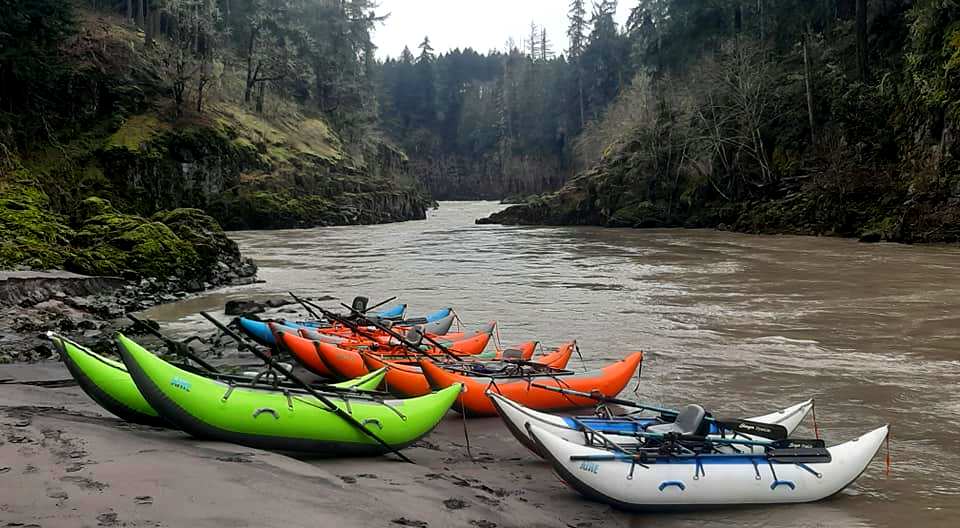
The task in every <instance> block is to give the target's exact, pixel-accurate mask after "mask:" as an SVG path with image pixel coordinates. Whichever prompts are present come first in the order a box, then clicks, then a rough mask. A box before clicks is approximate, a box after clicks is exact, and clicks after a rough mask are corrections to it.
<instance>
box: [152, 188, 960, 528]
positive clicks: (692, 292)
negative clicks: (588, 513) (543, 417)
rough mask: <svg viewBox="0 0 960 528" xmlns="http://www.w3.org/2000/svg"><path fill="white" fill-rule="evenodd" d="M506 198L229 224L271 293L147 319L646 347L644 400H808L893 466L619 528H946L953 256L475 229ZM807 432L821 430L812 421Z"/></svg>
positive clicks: (203, 303) (593, 361) (800, 242)
mask: <svg viewBox="0 0 960 528" xmlns="http://www.w3.org/2000/svg"><path fill="white" fill-rule="evenodd" d="M499 207H502V206H499V205H497V204H493V203H484V202H469V203H444V204H442V207H441V208H440V209H439V210H437V211H433V212H431V213H430V218H429V219H428V220H426V221H423V222H410V223H405V224H394V225H384V226H367V227H341V228H323V229H312V230H305V231H279V232H249V233H248V232H243V233H235V234H234V235H233V236H234V237H235V238H236V240H237V241H238V242H239V244H240V246H241V248H242V249H243V251H244V252H245V253H246V254H247V255H248V256H251V257H253V258H254V259H256V261H257V262H258V264H259V265H260V278H261V279H264V280H265V281H266V283H264V284H258V285H254V286H247V287H242V288H235V289H231V290H227V291H225V292H219V293H216V294H212V295H207V296H203V297H199V298H196V299H193V300H190V301H188V302H184V303H180V304H178V305H173V306H167V307H162V308H159V309H157V310H154V311H153V312H152V313H151V315H152V316H154V317H158V318H160V319H162V320H164V321H167V323H168V324H169V325H170V326H171V327H172V328H175V329H180V330H188V329H190V328H191V327H193V326H197V325H201V324H202V323H201V322H200V320H199V319H198V318H196V317H194V316H188V315H187V314H192V313H196V311H198V310H200V309H218V308H219V309H221V310H222V307H223V302H224V300H225V299H228V298H249V297H251V296H264V297H267V296H277V295H283V294H284V293H285V292H287V291H288V290H294V291H297V292H303V293H304V294H306V295H316V296H319V295H331V296H334V297H338V298H341V299H343V300H345V301H347V302H348V301H349V299H350V298H352V297H353V296H354V295H356V294H365V295H369V296H370V297H371V298H373V299H382V298H384V297H385V296H389V295H398V296H399V297H400V299H401V300H402V301H403V302H406V303H408V304H409V305H410V311H409V312H408V313H410V314H413V315H415V314H420V313H425V312H427V311H432V310H433V309H437V308H441V307H444V306H448V305H449V306H454V307H455V308H456V309H457V311H458V313H459V314H460V316H461V317H462V318H463V319H464V320H466V321H468V322H473V323H475V322H482V321H487V320H498V321H500V324H501V335H502V339H503V341H504V343H515V342H521V341H525V340H528V339H539V340H541V341H543V342H545V343H547V344H550V345H554V344H559V343H560V342H562V341H564V340H568V339H571V338H576V339H578V340H579V342H580V344H581V348H582V350H583V353H584V356H585V358H586V363H587V364H588V365H598V364H601V363H604V362H608V361H610V360H613V359H616V358H620V357H622V356H623V355H625V354H626V353H628V352H631V351H635V350H643V351H645V352H646V354H647V355H646V361H645V362H644V365H643V373H642V382H641V384H640V387H639V392H638V395H639V397H640V398H642V399H643V400H644V401H647V402H650V403H655V404H662V405H669V406H674V407H675V406H680V405H682V404H685V403H690V402H696V403H702V404H703V405H704V406H705V407H707V408H708V409H711V410H714V411H716V412H720V413H722V414H724V415H731V414H740V415H755V414H763V413H765V412H768V411H770V410H773V409H775V408H780V407H785V406H787V405H790V404H793V403H797V402H800V401H803V400H805V399H807V398H810V397H814V398H816V401H817V406H816V414H817V420H818V423H819V426H820V429H821V430H822V432H823V435H824V437H825V438H826V439H827V441H828V443H829V442H840V441H844V440H847V439H849V438H851V437H855V436H858V435H859V434H861V433H864V432H866V431H868V430H871V429H873V428H875V427H877V426H880V425H882V424H884V423H890V424H892V443H891V456H892V462H893V464H892V473H891V474H890V476H889V477H888V476H886V475H885V471H884V460H883V458H884V457H883V454H882V453H881V454H880V455H879V456H878V457H877V458H876V459H875V460H874V463H873V464H872V465H871V467H870V468H869V470H868V471H867V473H865V474H864V475H863V477H862V478H861V479H860V480H859V481H858V482H857V483H856V484H855V485H853V486H852V487H850V488H849V489H848V490H846V491H845V492H843V493H842V494H841V495H839V496H837V497H836V498H834V499H831V500H829V501H826V502H822V503H817V504H811V505H802V506H790V507H772V508H754V509H749V510H732V511H719V512H708V513H698V514H688V515H668V516H635V517H633V518H631V519H630V524H632V525H634V526H647V525H650V526H653V525H656V526H658V527H664V526H686V525H690V524H691V523H694V522H695V523H696V525H697V526H764V527H770V526H783V527H786V526H805V527H814V526H831V527H833V526H844V527H848V526H849V527H854V526H857V527H859V526H863V527H867V526H907V525H909V526H911V527H913V528H921V527H924V528H925V527H932V526H957V520H956V519H957V518H958V515H960V441H958V430H960V396H958V389H960V269H958V263H960V249H958V248H955V247H925V246H915V247H911V246H902V245H886V244H882V245H864V244H860V243H857V242H855V241H850V240H840V239H831V238H808V237H793V236H752V235H740V234H731V233H723V232H715V231H707V230H608V229H599V228H525V227H501V226H477V225H474V223H473V222H474V220H475V219H476V218H479V217H483V216H486V215H487V214H489V213H491V212H492V211H494V210H496V209H498V208H499ZM571 365H573V366H577V367H578V368H579V365H578V362H577V360H576V359H575V360H574V362H573V363H571ZM496 425H498V424H496V423H494V422H491V425H489V427H495V426H496ZM801 433H802V434H804V435H812V434H813V432H812V421H811V420H809V419H808V421H807V422H806V424H805V426H804V429H802V430H801ZM517 454H518V455H519V456H526V453H525V452H523V450H522V449H521V448H520V447H519V446H518V447H517ZM553 500H558V501H571V502H573V501H580V500H582V499H580V497H579V496H578V495H575V494H574V493H572V492H569V493H567V492H562V493H560V494H558V495H557V496H556V497H554V498H553ZM547 507H549V505H547ZM611 515H613V514H611ZM617 515H619V514H617Z"/></svg>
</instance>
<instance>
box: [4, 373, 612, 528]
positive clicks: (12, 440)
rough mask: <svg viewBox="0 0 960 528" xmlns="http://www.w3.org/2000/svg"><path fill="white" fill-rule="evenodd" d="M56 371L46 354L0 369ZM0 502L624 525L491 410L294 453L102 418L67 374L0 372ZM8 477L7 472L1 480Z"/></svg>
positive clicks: (427, 521)
mask: <svg viewBox="0 0 960 528" xmlns="http://www.w3.org/2000/svg"><path fill="white" fill-rule="evenodd" d="M11 374H13V375H14V376H15V377H16V378H17V379H19V380H24V381H28V382H30V381H40V380H51V379H52V378H57V379H66V378H69V373H68V372H67V371H66V369H65V368H64V367H63V366H62V365H60V364H58V363H53V362H42V363H37V364H35V365H19V366H17V368H15V369H14V368H10V367H0V379H2V378H7V377H9V376H10V375H11ZM2 386H3V387H4V389H3V390H4V393H5V395H6V397H5V398H4V402H3V403H2V404H0V461H3V462H0V487H2V488H4V489H5V490H7V491H5V492H4V493H3V496H2V498H0V512H3V515H2V517H3V519H4V520H5V521H7V522H13V523H21V524H23V525H28V526H29V525H31V524H36V525H38V526H43V527H44V528H47V527H57V526H65V527H66V526H80V525H84V526H86V525H91V526H94V525H99V526H209V527H216V528H220V527H235V526H291V527H295V526H303V527H316V526H318V525H321V526H322V525H325V524H326V523H328V522H329V523H331V525H339V526H394V527H397V526H413V527H429V526H463V527H470V528H477V527H480V528H495V527H505V526H521V525H523V526H527V527H529V526H575V527H578V528H589V527H592V526H601V525H603V526H628V524H629V523H628V519H629V517H627V516H626V515H625V514H620V513H611V510H610V509H609V508H608V507H607V506H604V505H601V504H593V503H589V502H586V501H584V500H582V499H580V498H579V497H578V496H577V495H576V494H575V493H573V492H572V491H570V490H568V489H567V488H566V487H565V486H564V485H563V484H562V483H560V482H559V481H558V480H557V479H556V478H555V477H554V476H553V474H552V472H551V471H550V469H549V466H548V465H547V464H546V463H543V462H542V461H540V460H538V459H536V458H535V457H534V456H533V455H532V454H530V453H529V452H527V451H526V450H525V449H524V448H523V447H521V446H520V445H519V444H517V442H516V441H515V440H514V439H513V437H512V436H511V435H510V433H509V432H508V431H507V429H506V427H505V426H504V425H503V423H502V422H501V421H500V419H498V418H487V419H480V420H470V421H469V422H468V431H469V437H470V445H471V452H472V454H473V461H471V459H470V458H469V456H468V455H467V452H466V448H465V441H464V433H463V423H462V421H461V418H460V416H459V415H457V414H455V413H453V412H451V413H450V414H449V415H448V416H447V417H446V418H445V419H444V420H443V421H442V422H441V424H440V425H439V426H438V427H437V429H436V430H435V431H434V432H433V433H431V434H430V435H429V436H427V437H426V438H425V439H424V440H421V441H420V442H418V444H415V446H414V447H412V448H410V449H407V450H405V451H404V453H405V454H407V455H408V456H409V457H410V458H412V459H413V460H414V461H415V462H416V464H415V465H410V464H405V463H402V462H400V461H399V460H397V459H396V458H395V457H390V456H385V457H377V458H364V459H357V458H345V459H301V458H293V457H288V456H285V455H282V454H278V453H272V452H266V451H260V450H256V449H250V448H246V447H243V446H236V445H232V444H225V443H219V442H208V441H201V440H196V439H193V438H190V437H188V436H186V435H184V434H183V433H181V432H178V431H172V430H163V429H156V428H151V427H144V426H139V425H134V424H127V423H124V422H122V421H120V420H119V419H116V418H114V417H112V416H107V415H106V413H105V411H102V410H101V409H100V408H99V407H97V405H96V404H95V403H94V402H93V401H91V400H90V399H89V398H87V396H86V395H85V394H83V392H82V391H81V390H80V389H79V388H78V387H76V386H70V387H61V386H51V387H43V386H38V385H24V384H11V383H9V382H8V383H4V384H3V385H2ZM13 483H16V484H15V485H13Z"/></svg>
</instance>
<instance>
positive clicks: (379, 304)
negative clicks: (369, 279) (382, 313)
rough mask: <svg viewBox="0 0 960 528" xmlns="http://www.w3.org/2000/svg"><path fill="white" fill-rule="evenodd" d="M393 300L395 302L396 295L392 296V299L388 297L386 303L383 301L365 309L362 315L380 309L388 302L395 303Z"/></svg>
mask: <svg viewBox="0 0 960 528" xmlns="http://www.w3.org/2000/svg"><path fill="white" fill-rule="evenodd" d="M395 300H397V296H396V295H394V296H393V297H390V298H389V299H387V300H386V301H383V302H381V303H377V304H374V305H373V306H371V307H369V308H367V309H366V310H364V311H363V313H365V314H367V313H370V312H372V311H374V310H376V309H377V308H380V307H381V306H383V305H384V304H387V303H388V302H390V301H395Z"/></svg>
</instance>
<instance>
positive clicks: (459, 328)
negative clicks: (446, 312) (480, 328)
mask: <svg viewBox="0 0 960 528" xmlns="http://www.w3.org/2000/svg"><path fill="white" fill-rule="evenodd" d="M450 313H452V314H453V322H454V323H456V324H457V332H462V331H463V329H464V327H465V326H466V325H465V324H464V323H463V319H460V314H458V313H457V311H456V310H454V309H453V308H451V309H450Z"/></svg>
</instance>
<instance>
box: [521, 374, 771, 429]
mask: <svg viewBox="0 0 960 528" xmlns="http://www.w3.org/2000/svg"><path fill="white" fill-rule="evenodd" d="M532 385H533V386H534V387H536V388H538V389H545V390H549V391H554V392H559V393H562V394H569V395H572V396H579V397H581V398H589V399H591V400H594V401H598V402H601V403H610V404H613V405H621V406H623V407H630V408H633V409H641V410H645V411H653V412H658V413H660V414H665V415H669V416H677V415H679V414H680V413H679V412H678V411H675V410H673V409H663V408H660V407H653V406H650V405H644V404H641V403H637V402H632V401H630V400H622V399H620V398H609V397H607V396H605V395H603V394H601V393H600V392H597V391H594V392H580V391H576V390H572V389H565V388H563V387H554V386H550V385H542V384H539V383H534V384H532ZM704 419H705V420H706V421H708V422H713V423H715V424H717V426H718V427H721V428H723V429H727V430H729V431H734V432H737V433H741V434H747V435H751V436H759V437H762V438H769V439H770V440H785V439H786V438H787V437H788V436H790V432H789V431H787V428H786V427H784V426H782V425H780V424H766V423H762V422H754V421H752V420H739V419H737V420H720V419H717V418H710V417H706V418H704Z"/></svg>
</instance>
